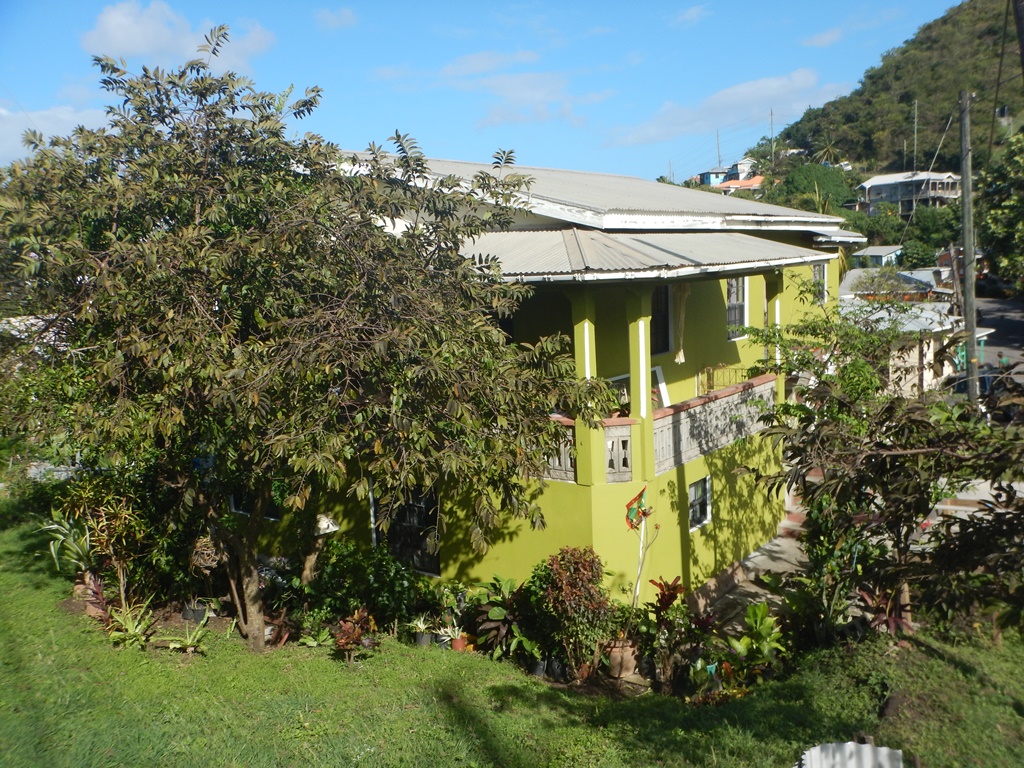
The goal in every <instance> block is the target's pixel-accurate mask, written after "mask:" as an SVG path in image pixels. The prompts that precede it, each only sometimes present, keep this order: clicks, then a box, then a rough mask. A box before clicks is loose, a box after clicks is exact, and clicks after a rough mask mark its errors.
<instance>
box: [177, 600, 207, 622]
mask: <svg viewBox="0 0 1024 768" xmlns="http://www.w3.org/2000/svg"><path fill="white" fill-rule="evenodd" d="M206 615H207V608H206V604H205V603H200V602H195V603H186V604H185V607H184V608H182V609H181V620H182V621H191V622H194V623H196V624H198V623H199V622H200V621H202V620H203V619H205V618H206Z"/></svg>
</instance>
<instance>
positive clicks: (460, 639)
mask: <svg viewBox="0 0 1024 768" xmlns="http://www.w3.org/2000/svg"><path fill="white" fill-rule="evenodd" d="M437 635H438V638H439V642H440V643H441V646H442V647H443V648H451V649H452V650H453V651H464V650H466V638H465V636H464V635H463V634H462V627H460V626H459V625H458V624H445V625H444V626H443V627H441V628H440V629H439V630H438V631H437Z"/></svg>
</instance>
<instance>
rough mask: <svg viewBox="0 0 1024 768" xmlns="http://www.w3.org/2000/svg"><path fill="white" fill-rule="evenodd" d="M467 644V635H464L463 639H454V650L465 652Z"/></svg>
mask: <svg viewBox="0 0 1024 768" xmlns="http://www.w3.org/2000/svg"><path fill="white" fill-rule="evenodd" d="M467 642H468V641H467V639H466V636H465V635H462V636H461V637H453V638H452V650H453V651H464V650H466V643H467Z"/></svg>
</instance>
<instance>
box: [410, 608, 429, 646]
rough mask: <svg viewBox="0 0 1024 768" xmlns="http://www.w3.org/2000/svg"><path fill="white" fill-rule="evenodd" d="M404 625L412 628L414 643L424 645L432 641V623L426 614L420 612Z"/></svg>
mask: <svg viewBox="0 0 1024 768" xmlns="http://www.w3.org/2000/svg"><path fill="white" fill-rule="evenodd" d="M406 626H407V627H409V629H411V630H412V632H413V637H415V638H416V645H419V646H424V645H430V644H431V643H432V642H434V623H433V621H431V619H430V616H428V615H427V614H425V613H421V614H420V615H419V616H417V617H415V618H414V619H413V620H412V621H410V622H409V623H408V624H406Z"/></svg>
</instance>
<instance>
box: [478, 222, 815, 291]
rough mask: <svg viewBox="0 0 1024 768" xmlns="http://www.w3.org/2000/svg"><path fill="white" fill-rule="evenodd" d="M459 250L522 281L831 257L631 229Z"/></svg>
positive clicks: (522, 237) (525, 238) (734, 268)
mask: <svg viewBox="0 0 1024 768" xmlns="http://www.w3.org/2000/svg"><path fill="white" fill-rule="evenodd" d="M463 253H464V254H465V255H467V256H474V257H484V256H493V257H495V258H496V259H497V260H498V262H499V263H500V264H501V270H502V273H503V274H505V275H506V276H507V277H509V278H511V279H516V280H523V281H526V282H534V281H543V280H588V279H616V278H618V279H635V278H643V277H651V278H655V277H666V276H678V277H684V276H686V275H687V274H700V273H704V272H740V271H744V270H747V271H749V270H750V269H753V268H760V267H768V266H784V265H786V264H800V263H811V262H824V261H828V260H830V259H832V258H834V257H833V256H832V255H831V254H827V253H822V252H820V251H815V250H812V249H810V248H800V247H798V246H794V245H787V244H785V243H779V242H776V241H773V240H766V239H763V238H760V237H754V236H753V235H745V234H741V233H738V232H718V233H686V232H653V233H652V232H646V233H642V234H639V233H638V234H632V233H621V232H620V233H608V232H601V231H597V230H586V229H575V228H572V229H565V230H538V231H522V230H519V231H515V232H491V233H487V234H484V235H481V236H479V237H477V238H476V239H475V240H473V241H470V242H467V243H466V244H465V245H464V246H463Z"/></svg>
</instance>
